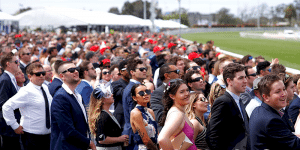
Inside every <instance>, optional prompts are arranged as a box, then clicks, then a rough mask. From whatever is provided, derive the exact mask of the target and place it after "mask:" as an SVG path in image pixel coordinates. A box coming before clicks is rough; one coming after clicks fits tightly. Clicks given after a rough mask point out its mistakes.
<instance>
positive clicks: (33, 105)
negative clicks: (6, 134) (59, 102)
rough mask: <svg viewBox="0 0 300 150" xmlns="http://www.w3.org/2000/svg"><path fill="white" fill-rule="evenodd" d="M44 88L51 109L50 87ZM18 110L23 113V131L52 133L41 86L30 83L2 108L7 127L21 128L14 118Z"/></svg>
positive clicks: (21, 122)
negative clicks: (48, 123)
mask: <svg viewBox="0 0 300 150" xmlns="http://www.w3.org/2000/svg"><path fill="white" fill-rule="evenodd" d="M42 86H43V89H44V91H45V93H46V95H47V98H48V103H49V108H50V106H51V102H52V96H51V94H50V93H49V89H48V87H47V86H46V85H42ZM18 108H19V110H20V112H21V120H20V125H21V126H23V131H25V132H28V133H31V134H39V135H43V134H49V133H50V132H51V128H50V129H47V128H46V111H45V100H44V96H43V93H42V90H41V86H37V85H35V84H33V83H32V82H29V83H28V84H27V85H26V86H24V87H22V88H21V89H20V91H19V92H18V93H17V94H16V95H14V96H13V97H11V98H10V99H9V100H8V101H7V102H6V103H5V104H4V105H3V106H2V112H3V118H4V119H5V121H6V123H7V125H9V126H11V127H12V128H13V129H14V130H15V129H17V128H18V127H19V124H18V122H17V120H16V119H15V116H14V110H15V109H18ZM49 111H50V110H49ZM50 117H51V115H50Z"/></svg>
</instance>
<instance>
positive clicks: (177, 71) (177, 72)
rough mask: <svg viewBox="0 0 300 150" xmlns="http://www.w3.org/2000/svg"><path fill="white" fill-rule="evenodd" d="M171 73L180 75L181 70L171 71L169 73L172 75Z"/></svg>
mask: <svg viewBox="0 0 300 150" xmlns="http://www.w3.org/2000/svg"><path fill="white" fill-rule="evenodd" d="M171 72H175V73H176V74H179V72H180V70H179V69H177V70H173V71H169V73H171Z"/></svg>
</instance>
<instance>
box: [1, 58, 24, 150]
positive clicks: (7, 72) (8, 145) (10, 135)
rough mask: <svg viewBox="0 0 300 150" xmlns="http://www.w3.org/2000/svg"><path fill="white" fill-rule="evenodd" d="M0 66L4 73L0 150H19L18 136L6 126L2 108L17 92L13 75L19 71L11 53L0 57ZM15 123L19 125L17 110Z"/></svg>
mask: <svg viewBox="0 0 300 150" xmlns="http://www.w3.org/2000/svg"><path fill="white" fill-rule="evenodd" d="M1 66H2V67H3V69H4V73H3V74H2V75H1V76H0V109H1V112H0V135H1V136H2V147H1V150H2V149H3V150H12V149H13V150H20V149H21V145H20V142H19V141H20V135H18V134H16V133H15V132H14V130H13V129H12V128H11V127H10V126H8V125H7V124H6V122H5V120H4V118H3V114H2V106H3V104H4V103H5V102H6V101H7V100H8V99H9V98H11V97H12V96H14V95H15V94H16V93H17V91H18V88H17V87H18V86H17V81H16V78H15V76H14V74H15V73H16V72H17V71H18V69H19V62H18V60H17V58H16V56H14V54H13V53H7V54H5V55H3V56H2V57H1ZM14 115H15V118H16V119H17V122H18V123H20V118H21V114H20V111H19V109H17V110H15V111H14Z"/></svg>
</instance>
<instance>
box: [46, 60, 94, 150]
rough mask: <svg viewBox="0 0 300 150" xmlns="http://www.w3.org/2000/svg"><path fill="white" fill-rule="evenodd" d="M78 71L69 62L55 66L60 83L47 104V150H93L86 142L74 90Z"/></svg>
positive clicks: (85, 126)
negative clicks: (48, 127)
mask: <svg viewBox="0 0 300 150" xmlns="http://www.w3.org/2000/svg"><path fill="white" fill-rule="evenodd" d="M78 71H79V69H78V68H77V67H76V66H75V65H74V64H73V63H72V62H63V63H61V64H60V66H59V67H58V73H59V76H60V77H61V79H62V80H63V84H62V88H60V89H59V90H58V91H57V92H56V94H55V95H54V97H53V101H52V104H51V142H50V149H51V150H57V149H72V150H82V149H88V148H92V149H93V150H96V146H95V144H94V143H93V142H92V141H91V139H90V135H89V125H88V120H87V114H86V110H85V108H84V105H83V102H82V98H81V95H80V94H79V93H78V92H77V91H76V90H75V89H76V87H77V85H78V82H80V78H79V73H78Z"/></svg>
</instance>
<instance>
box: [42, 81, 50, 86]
mask: <svg viewBox="0 0 300 150" xmlns="http://www.w3.org/2000/svg"><path fill="white" fill-rule="evenodd" d="M50 83H51V82H49V81H47V80H44V83H43V84H45V85H46V86H49V84H50Z"/></svg>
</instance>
